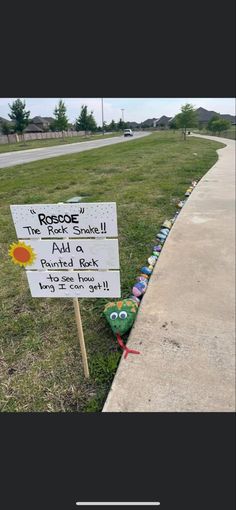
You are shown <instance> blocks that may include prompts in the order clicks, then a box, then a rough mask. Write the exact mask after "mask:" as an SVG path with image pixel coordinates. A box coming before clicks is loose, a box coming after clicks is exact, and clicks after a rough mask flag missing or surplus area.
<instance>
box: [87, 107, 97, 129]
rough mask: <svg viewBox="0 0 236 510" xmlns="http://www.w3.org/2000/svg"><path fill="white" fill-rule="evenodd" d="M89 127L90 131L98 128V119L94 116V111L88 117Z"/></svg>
mask: <svg viewBox="0 0 236 510" xmlns="http://www.w3.org/2000/svg"><path fill="white" fill-rule="evenodd" d="M87 129H88V131H92V132H94V131H96V130H97V123H96V120H95V118H94V116H93V112H91V113H90V114H89V115H88V119H87Z"/></svg>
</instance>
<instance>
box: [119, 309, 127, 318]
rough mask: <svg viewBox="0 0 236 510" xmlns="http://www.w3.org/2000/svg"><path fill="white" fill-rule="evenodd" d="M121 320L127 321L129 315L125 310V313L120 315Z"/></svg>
mask: <svg viewBox="0 0 236 510" xmlns="http://www.w3.org/2000/svg"><path fill="white" fill-rule="evenodd" d="M119 317H120V319H127V313H126V312H125V311H124V310H123V312H120V313H119Z"/></svg>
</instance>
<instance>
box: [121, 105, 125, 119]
mask: <svg viewBox="0 0 236 510" xmlns="http://www.w3.org/2000/svg"><path fill="white" fill-rule="evenodd" d="M121 111H122V120H123V122H124V108H121Z"/></svg>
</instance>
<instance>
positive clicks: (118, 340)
mask: <svg viewBox="0 0 236 510" xmlns="http://www.w3.org/2000/svg"><path fill="white" fill-rule="evenodd" d="M116 338H117V342H118V344H119V346H120V347H121V349H123V351H125V355H124V358H125V359H126V358H127V356H128V354H129V353H131V354H140V352H139V351H135V350H134V349H129V348H128V347H126V345H125V344H124V342H123V340H122V338H121V337H120V335H119V333H116Z"/></svg>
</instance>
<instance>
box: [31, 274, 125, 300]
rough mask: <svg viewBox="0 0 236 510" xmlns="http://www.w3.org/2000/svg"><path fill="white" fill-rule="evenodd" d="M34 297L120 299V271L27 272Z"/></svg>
mask: <svg viewBox="0 0 236 510" xmlns="http://www.w3.org/2000/svg"><path fill="white" fill-rule="evenodd" d="M26 274H27V278H28V282H29V287H30V291H31V295H32V297H64V298H65V297H68V298H71V297H77V298H81V297H89V298H97V297H100V298H107V297H117V298H119V297H120V272H119V271H26Z"/></svg>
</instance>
